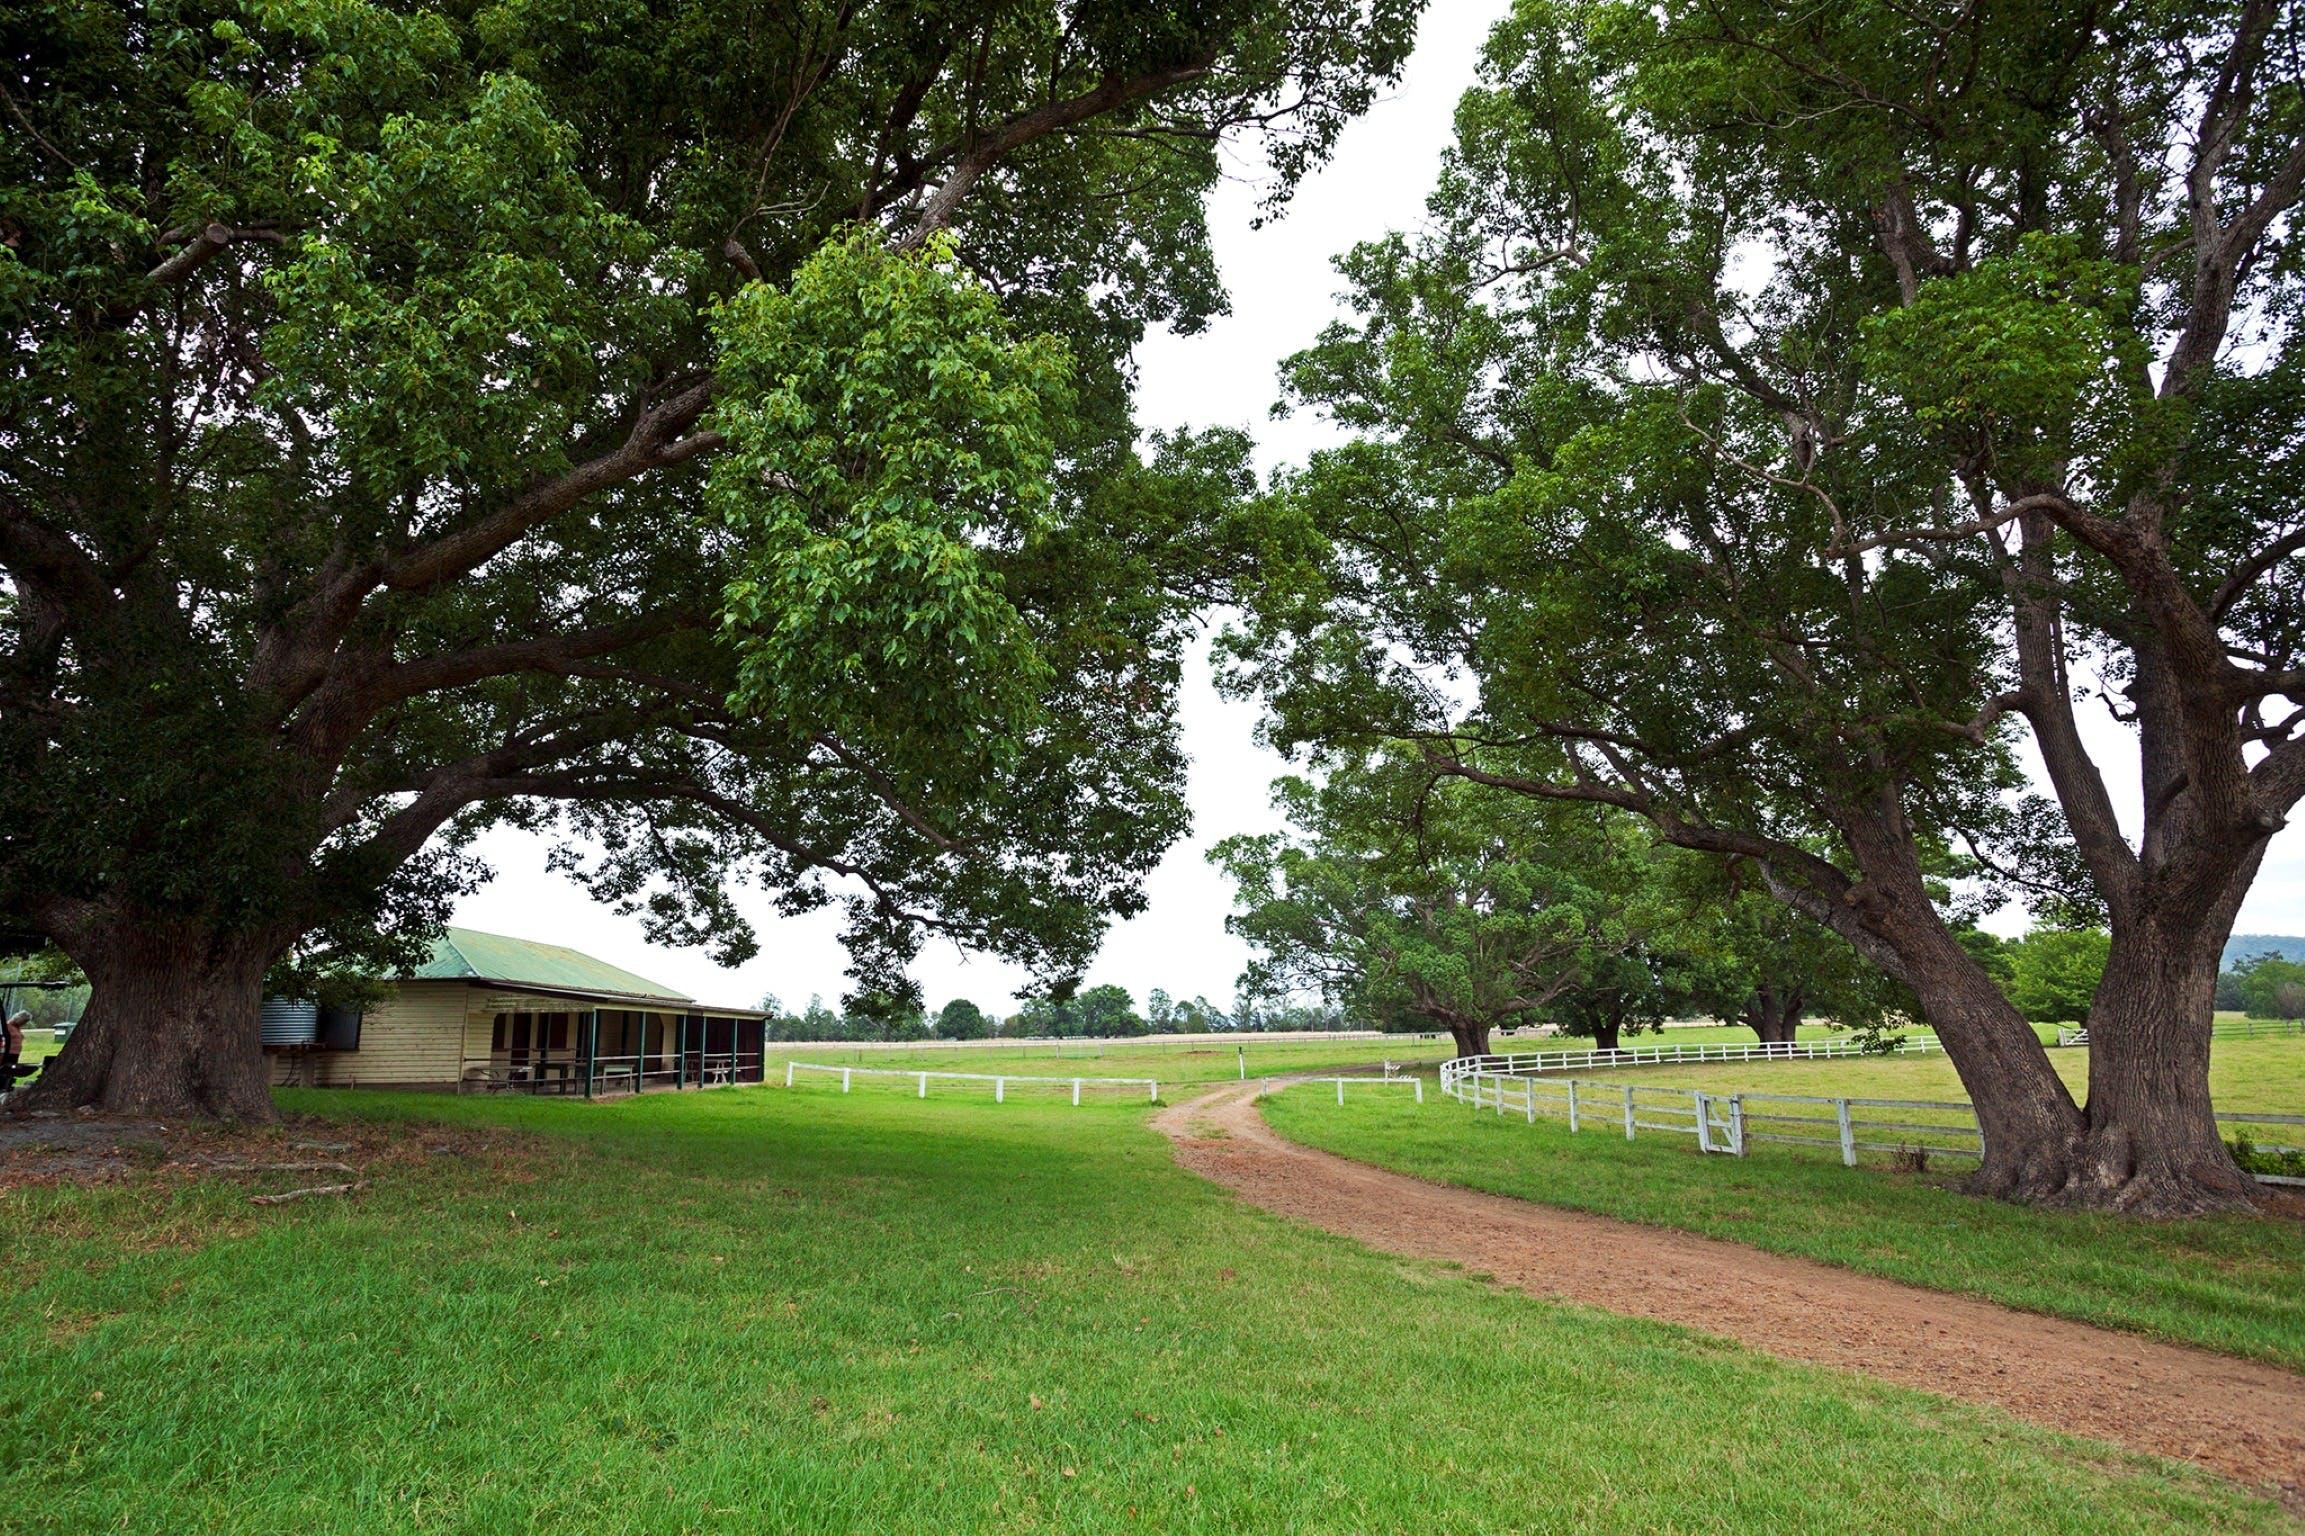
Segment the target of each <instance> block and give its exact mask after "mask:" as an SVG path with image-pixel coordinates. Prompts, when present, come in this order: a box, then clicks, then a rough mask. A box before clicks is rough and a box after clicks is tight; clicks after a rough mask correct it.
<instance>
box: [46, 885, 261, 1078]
mask: <svg viewBox="0 0 2305 1536" xmlns="http://www.w3.org/2000/svg"><path fill="white" fill-rule="evenodd" d="M269 958H270V956H269V954H268V953H266V952H264V950H263V948H262V946H259V945H254V944H249V943H246V942H233V941H222V942H220V941H218V940H217V939H216V938H215V937H214V936H213V935H208V934H203V933H199V932H197V931H192V930H187V929H185V928H182V927H177V926H170V925H164V924H151V925H145V924H134V925H124V926H123V927H122V928H119V929H116V930H114V931H112V932H109V933H106V934H104V935H102V936H101V937H99V938H98V939H97V940H96V941H95V942H93V943H91V944H89V945H87V946H85V947H83V948H81V949H79V950H77V951H76V952H75V953H74V959H76V960H78V961H79V962H80V964H81V967H82V969H83V970H85V971H86V972H87V974H88V987H89V993H88V1008H87V1011H86V1012H85V1013H84V1014H83V1015H82V1016H81V1019H80V1024H79V1027H78V1028H76V1029H74V1030H73V1031H72V1035H71V1038H70V1039H68V1040H66V1041H65V1043H64V1049H63V1050H62V1051H60V1052H59V1053H58V1054H57V1055H56V1057H55V1058H54V1059H53V1060H52V1061H50V1062H49V1063H48V1066H47V1068H46V1069H45V1070H44V1071H43V1072H42V1073H41V1075H40V1080H39V1081H38V1082H36V1083H34V1084H33V1085H32V1086H31V1087H29V1088H27V1089H25V1090H24V1091H23V1092H21V1093H19V1094H17V1095H15V1096H14V1097H12V1098H11V1099H10V1100H9V1106H8V1107H9V1108H10V1110H11V1111H15V1112H22V1111H27V1110H40V1109H47V1110H63V1109H78V1108H82V1107H86V1108H91V1109H96V1110H100V1111H102V1112H104V1113H107V1114H121V1115H147V1116H155V1117H159V1118H177V1119H186V1118H192V1117H196V1116H199V1117H214V1118H219V1119H230V1120H247V1121H260V1122H261V1121H271V1120H276V1119H278V1118H279V1116H278V1112H277V1111H276V1110H275V1109H274V1108H273V1105H272V1089H271V1063H270V1061H269V1059H268V1058H267V1057H266V1056H265V1054H264V1051H263V1048H262V1044H261V1040H260V1037H259V1033H258V1027H257V1014H258V1010H259V1008H260V1007H261V1005H262V1002H263V992H264V971H265V967H266V964H267V962H268V960H269Z"/></svg>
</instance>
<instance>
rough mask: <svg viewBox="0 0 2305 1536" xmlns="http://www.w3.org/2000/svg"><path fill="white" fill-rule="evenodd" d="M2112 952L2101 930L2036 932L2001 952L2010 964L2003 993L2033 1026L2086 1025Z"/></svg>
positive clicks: (2105, 935)
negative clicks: (2090, 1002)
mask: <svg viewBox="0 0 2305 1536" xmlns="http://www.w3.org/2000/svg"><path fill="white" fill-rule="evenodd" d="M2111 952H2112V938H2111V936H2110V935H2109V934H2107V933H2106V932H2105V930H2104V929H2102V928H2080V929H2059V928H2036V929H2034V930H2033V931H2032V932H2031V933H2028V934H2026V935H2025V937H2023V938H2022V939H2019V940H2017V941H2016V942H2015V943H2013V944H2011V945H2009V946H2008V947H2007V948H2006V949H2005V950H2003V951H2002V953H2003V954H2004V955H2005V956H2007V959H2008V964H2009V977H2008V980H2007V981H2006V982H2005V983H2003V989H2004V990H2005V991H2006V992H2007V993H2008V994H2009V1001H2010V1002H2012V1003H2014V1004H2016V1005H2017V1011H2018V1012H2019V1013H2022V1014H2023V1015H2024V1016H2025V1017H2026V1018H2028V1019H2031V1020H2032V1021H2033V1022H2034V1023H2036V1024H2077V1023H2081V1022H2084V1021H2086V1020H2087V1019H2088V1017H2089V1001H2090V999H2091V998H2093V997H2095V996H2096V995H2097V984H2098V983H2099V982H2100V981H2102V980H2103V979H2104V976H2105V960H2106V957H2107V956H2108V955H2109V954H2110V953H2111Z"/></svg>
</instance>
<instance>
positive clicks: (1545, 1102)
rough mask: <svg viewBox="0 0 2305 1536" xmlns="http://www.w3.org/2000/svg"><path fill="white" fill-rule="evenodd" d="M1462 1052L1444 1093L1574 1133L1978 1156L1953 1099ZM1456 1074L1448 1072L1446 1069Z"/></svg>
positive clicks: (2235, 1117)
mask: <svg viewBox="0 0 2305 1536" xmlns="http://www.w3.org/2000/svg"><path fill="white" fill-rule="evenodd" d="M1485 1059H1490V1058H1482V1057H1473V1056H1465V1057H1459V1058H1457V1060H1455V1061H1450V1062H1445V1063H1443V1064H1442V1066H1441V1091H1442V1092H1443V1093H1445V1094H1447V1095H1448V1096H1449V1097H1450V1098H1453V1099H1456V1100H1458V1101H1459V1102H1461V1103H1463V1104H1465V1105H1467V1106H1469V1107H1470V1108H1472V1109H1475V1110H1482V1109H1487V1110H1492V1111H1494V1112H1495V1113H1496V1114H1498V1115H1518V1116H1519V1117H1521V1118H1522V1119H1524V1120H1526V1121H1528V1122H1529V1123H1530V1124H1534V1123H1536V1119H1537V1117H1538V1115H1540V1114H1542V1115H1543V1116H1545V1118H1546V1119H1548V1120H1552V1119H1564V1118H1565V1119H1566V1120H1567V1122H1568V1127H1569V1129H1570V1130H1571V1131H1583V1130H1587V1129H1594V1130H1607V1131H1616V1130H1622V1131H1623V1132H1624V1136H1625V1139H1626V1140H1627V1141H1631V1140H1633V1139H1634V1138H1635V1137H1636V1136H1637V1135H1638V1134H1639V1133H1640V1132H1642V1131H1651V1132H1658V1133H1662V1134H1664V1135H1668V1136H1693V1137H1695V1138H1696V1141H1697V1147H1698V1150H1700V1151H1703V1152H1720V1153H1725V1154H1727V1155H1729V1156H1731V1157H1743V1156H1744V1155H1745V1153H1746V1151H1747V1149H1748V1147H1749V1146H1750V1145H1751V1144H1752V1143H1754V1142H1762V1141H1773V1142H1782V1143H1786V1144H1789V1145H1796V1146H1799V1145H1806V1146H1820V1147H1830V1148H1835V1149H1837V1150H1838V1151H1839V1152H1840V1155H1841V1161H1842V1162H1843V1163H1844V1164H1846V1165H1848V1166H1849V1167H1852V1168H1853V1167H1855V1166H1856V1165H1857V1154H1858V1153H1860V1152H1886V1153H1891V1154H1895V1155H1902V1156H1906V1157H1914V1156H1919V1157H1923V1158H1927V1157H1966V1158H1981V1157H1982V1156H1983V1155H1984V1144H1985V1143H1984V1136H1983V1134H1982V1133H1981V1132H1980V1131H1979V1130H1978V1128H1977V1112H1976V1109H1975V1108H1974V1106H1972V1105H1970V1104H1969V1103H1967V1102H1966V1101H1963V1100H1957V1099H1860V1098H1824V1097H1819V1096H1814V1095H1808V1094H1791V1093H1744V1092H1739V1093H1714V1092H1711V1091H1709V1090H1706V1089H1702V1088H1661V1087H1654V1086H1651V1085H1648V1084H1640V1083H1627V1082H1619V1081H1610V1082H1596V1081H1593V1080H1590V1079H1579V1078H1573V1077H1571V1078H1551V1077H1539V1076H1537V1075H1535V1074H1533V1073H1530V1072H1525V1071H1524V1072H1517V1073H1516V1072H1504V1071H1497V1070H1494V1069H1487V1068H1482V1067H1479V1066H1476V1065H1472V1064H1473V1063H1476V1062H1480V1061H1482V1060H1485ZM1452 1069H1455V1070H1452ZM2217 1123H2218V1124H2219V1125H2230V1126H2305V1115H2271V1114H2259V1113H2255V1112H2253V1111H2249V1110H2237V1111H2234V1112H2232V1113H2229V1114H2220V1115H2218V1116H2217Z"/></svg>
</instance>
